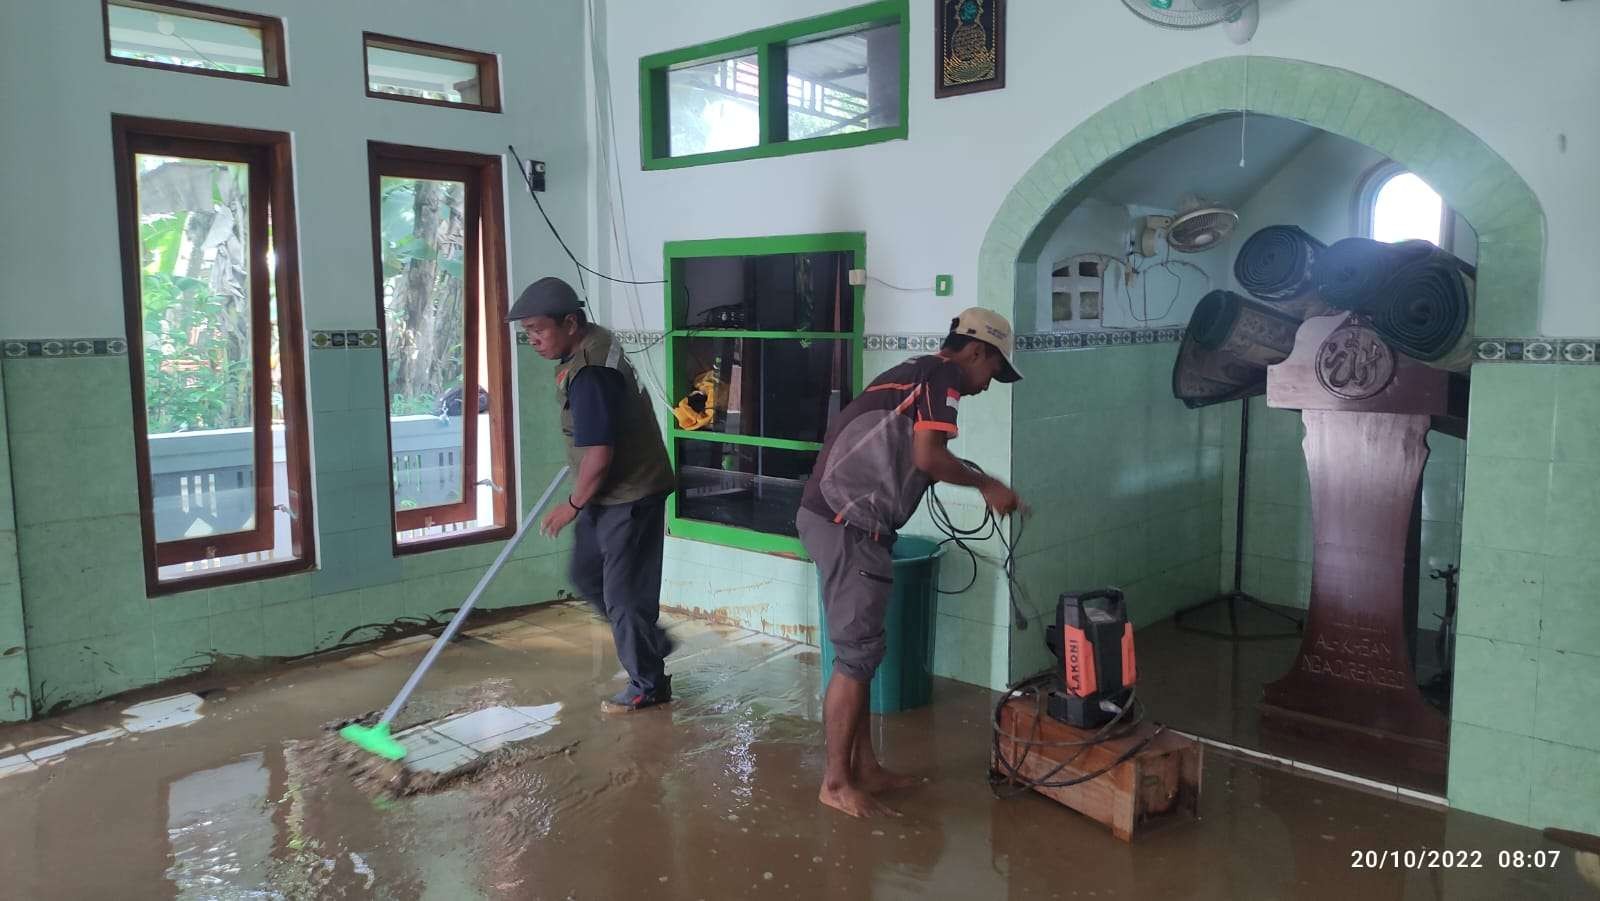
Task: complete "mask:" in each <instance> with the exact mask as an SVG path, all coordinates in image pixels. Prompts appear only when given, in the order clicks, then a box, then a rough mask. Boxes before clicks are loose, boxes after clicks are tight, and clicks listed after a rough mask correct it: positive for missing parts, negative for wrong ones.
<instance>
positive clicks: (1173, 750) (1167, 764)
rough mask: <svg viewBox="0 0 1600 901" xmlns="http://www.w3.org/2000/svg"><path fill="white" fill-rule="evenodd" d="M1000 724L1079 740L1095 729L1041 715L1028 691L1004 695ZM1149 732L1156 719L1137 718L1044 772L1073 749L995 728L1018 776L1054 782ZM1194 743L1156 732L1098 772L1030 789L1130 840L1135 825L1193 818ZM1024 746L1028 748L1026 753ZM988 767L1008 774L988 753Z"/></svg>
mask: <svg viewBox="0 0 1600 901" xmlns="http://www.w3.org/2000/svg"><path fill="white" fill-rule="evenodd" d="M1000 725H1001V730H1002V731H1003V732H1004V733H1009V734H1010V735H1013V736H1019V737H1022V738H1029V739H1033V740H1036V741H1044V742H1064V741H1082V740H1085V739H1088V738H1090V737H1092V736H1093V735H1094V731H1093V730H1084V729H1075V728H1073V727H1072V726H1069V725H1067V724H1066V723H1063V722H1060V721H1058V720H1055V719H1052V718H1051V717H1050V716H1049V715H1041V714H1040V712H1039V710H1038V704H1037V702H1036V701H1035V700H1034V699H1033V698H1031V697H1027V698H1012V699H1011V700H1009V701H1007V702H1006V705H1005V707H1004V708H1003V709H1002V710H1001V711H1000ZM1036 727H1037V732H1035V728H1036ZM1155 731H1156V726H1155V725H1153V724H1151V723H1148V722H1146V723H1143V724H1141V725H1140V726H1139V727H1138V728H1137V729H1136V730H1135V731H1134V732H1133V733H1132V734H1130V735H1128V736H1127V737H1125V738H1118V739H1114V740H1112V741H1107V742H1104V743H1102V744H1098V745H1094V746H1092V747H1090V748H1089V749H1088V750H1086V751H1084V752H1083V753H1082V755H1081V756H1079V757H1078V759H1077V760H1074V761H1073V762H1072V763H1070V764H1068V765H1066V766H1065V767H1062V769H1061V771H1060V772H1058V773H1056V774H1055V775H1053V776H1050V777H1049V778H1048V779H1046V778H1045V776H1046V774H1048V773H1049V772H1050V771H1051V770H1053V769H1055V767H1056V766H1057V765H1059V764H1060V763H1061V762H1062V761H1064V760H1067V759H1068V758H1070V757H1072V755H1073V754H1076V753H1078V750H1079V749H1078V748H1074V747H1039V746H1033V747H1031V748H1030V747H1029V746H1027V745H1026V744H1023V743H1021V742H1017V741H1015V740H1014V739H1010V738H1007V737H1006V736H1005V735H1001V737H1000V747H999V753H1000V754H1003V755H1004V756H1005V759H1006V760H1009V761H1011V763H1012V765H1013V766H1014V767H1015V769H1016V770H1017V772H1019V773H1021V774H1022V775H1023V776H1026V777H1028V778H1030V779H1038V780H1041V781H1050V782H1060V781H1065V780H1068V779H1072V778H1074V777H1076V776H1082V775H1085V774H1087V773H1092V772H1095V771H1096V770H1100V769H1102V768H1104V767H1106V766H1108V765H1110V764H1111V763H1112V762H1113V761H1115V760H1117V759H1118V758H1119V757H1121V756H1122V755H1123V754H1125V753H1127V752H1128V750H1129V749H1130V748H1132V747H1134V746H1135V745H1137V744H1138V743H1139V742H1141V741H1143V740H1144V739H1145V738H1146V737H1148V736H1149V735H1150V734H1151V733H1153V732H1155ZM1201 748H1202V746H1201V745H1200V743H1199V742H1196V741H1193V740H1191V739H1188V738H1185V737H1184V736H1181V735H1178V734H1176V733H1173V732H1168V731H1162V732H1161V733H1160V734H1159V735H1157V736H1156V737H1155V738H1154V739H1153V740H1152V741H1151V742H1150V743H1149V744H1148V745H1146V746H1145V747H1144V749H1143V750H1141V751H1139V752H1138V753H1137V754H1135V755H1134V756H1133V757H1131V758H1129V759H1128V760H1126V761H1123V762H1122V763H1120V764H1118V765H1117V766H1115V767H1113V768H1112V769H1111V770H1110V771H1109V772H1107V773H1106V774H1105V775H1103V776H1100V777H1098V778H1095V779H1091V780H1089V781H1087V782H1083V783H1079V784H1078V785H1073V786H1068V787H1065V788H1045V787H1040V788H1036V789H1035V791H1037V792H1039V793H1040V794H1042V795H1044V796H1046V797H1048V798H1053V799H1055V800H1057V801H1059V802H1061V803H1062V804H1065V805H1066V806H1068V807H1070V808H1072V809H1073V810H1076V811H1078V812H1079V813H1081V814H1083V815H1084V816H1087V817H1090V818H1092V819H1095V820H1098V821H1099V822H1101V823H1104V824H1105V825H1107V826H1109V827H1111V832H1112V834H1113V835H1115V836H1116V837H1117V838H1120V839H1122V840H1123V841H1125V842H1131V841H1133V836H1134V834H1135V833H1136V832H1144V831H1146V830H1148V829H1149V828H1151V827H1153V826H1156V825H1159V824H1162V823H1166V822H1171V821H1175V820H1189V819H1193V818H1194V817H1195V816H1196V815H1197V814H1198V811H1199V806H1200V764H1201V759H1202V751H1201ZM1024 751H1026V752H1027V753H1026V756H1025V757H1024V756H1023V752H1024ZM1018 761H1020V763H1018ZM990 766H991V768H992V770H993V771H994V772H995V773H996V774H998V775H1000V776H1002V777H1006V776H1008V774H1007V773H1006V771H1005V769H1004V768H1003V767H1002V766H1001V765H1000V762H999V760H998V759H997V760H992V761H991V762H990Z"/></svg>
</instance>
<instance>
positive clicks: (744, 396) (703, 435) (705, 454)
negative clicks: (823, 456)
mask: <svg viewBox="0 0 1600 901" xmlns="http://www.w3.org/2000/svg"><path fill="white" fill-rule="evenodd" d="M666 257H667V273H668V274H667V280H668V284H667V297H668V304H667V317H666V321H667V323H668V324H669V331H668V334H667V351H666V366H667V374H668V379H669V384H668V386H667V390H668V392H669V394H670V399H671V400H672V401H673V402H677V401H678V400H680V399H683V398H686V397H687V396H688V395H689V394H690V392H691V391H693V390H695V389H696V388H701V389H702V390H703V389H704V388H705V387H706V386H707V385H709V386H711V388H712V390H711V391H710V392H707V394H708V395H709V396H710V398H711V402H710V403H709V404H706V405H705V406H704V408H703V410H702V411H701V412H700V415H688V414H686V415H684V416H680V417H676V418H675V421H674V422H673V423H672V424H671V426H672V427H671V428H669V429H668V430H667V447H668V452H669V453H670V454H671V456H672V460H673V467H674V469H675V470H676V472H677V475H678V491H677V493H676V494H674V495H673V496H672V498H671V499H670V500H669V501H668V529H669V531H670V532H671V533H672V534H674V535H681V536H685V537H689V538H698V539H702V540H706V541H715V542H718V543H721V544H727V545H731V546H734V547H742V548H747V549H749V550H757V551H772V552H787V553H794V554H803V553H804V551H803V550H802V549H801V547H800V542H799V540H798V538H797V537H796V532H795V524H794V519H795V513H796V512H797V511H798V510H799V507H800V491H801V489H802V487H803V486H804V485H805V481H806V479H808V478H810V476H811V467H812V465H813V464H814V463H815V462H816V458H817V451H818V450H820V449H821V448H822V439H823V437H824V435H825V434H826V432H827V427H828V418H829V417H830V416H831V415H833V413H834V412H835V411H837V410H838V409H839V408H840V407H842V406H844V405H845V404H847V403H849V402H850V399H851V398H852V397H853V396H854V395H855V393H856V392H857V391H859V390H860V387H861V384H860V372H861V321H862V305H861V302H862V289H861V288H860V287H857V286H852V285H851V284H850V270H852V269H859V268H863V267H864V266H865V265H866V241H865V237H864V236H863V235H860V234H834V235H800V236H794V237H778V238H751V239H742V240H741V239H735V240H726V241H683V242H673V243H669V244H668V245H667V248H666ZM689 409H690V411H691V412H692V408H689Z"/></svg>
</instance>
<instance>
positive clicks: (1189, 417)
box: [1011, 343, 1223, 678]
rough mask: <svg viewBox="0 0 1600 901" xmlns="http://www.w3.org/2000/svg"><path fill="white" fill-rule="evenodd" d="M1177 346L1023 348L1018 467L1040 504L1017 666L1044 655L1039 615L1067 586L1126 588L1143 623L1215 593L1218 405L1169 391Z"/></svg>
mask: <svg viewBox="0 0 1600 901" xmlns="http://www.w3.org/2000/svg"><path fill="white" fill-rule="evenodd" d="M1177 348H1178V345H1177V344H1174V343H1164V344H1143V345H1132V346H1124V347H1096V348H1089V349H1084V350H1070V351H1043V352H1035V353H1026V354H1024V355H1023V357H1022V360H1021V362H1020V364H1019V365H1020V366H1021V367H1022V370H1023V372H1024V373H1026V378H1024V379H1023V380H1022V381H1021V382H1020V383H1018V387H1017V389H1016V395H1015V405H1014V409H1013V412H1014V415H1015V417H1016V425H1015V433H1014V434H1015V441H1014V445H1013V454H1014V459H1013V464H1012V466H1013V471H1014V472H1016V473H1017V485H1016V488H1017V491H1018V492H1019V493H1021V494H1022V496H1023V498H1024V500H1026V501H1027V503H1028V504H1029V505H1030V506H1032V507H1033V510H1034V515H1033V517H1032V519H1030V520H1029V521H1028V522H1027V525H1026V527H1025V529H1024V531H1023V536H1022V541H1021V544H1020V545H1019V547H1018V553H1019V554H1020V556H1019V558H1018V567H1017V568H1018V572H1019V574H1020V576H1021V582H1022V584H1023V587H1024V589H1025V591H1026V593H1027V595H1028V602H1029V603H1030V604H1031V605H1032V606H1033V608H1034V609H1033V610H1032V611H1029V613H1030V615H1031V616H1033V617H1035V620H1034V623H1035V624H1034V626H1033V627H1032V628H1030V629H1028V630H1027V631H1025V632H1022V631H1017V632H1013V633H1012V635H1011V675H1012V677H1013V678H1016V677H1019V676H1023V675H1028V674H1030V673H1034V672H1037V671H1038V670H1040V669H1043V668H1044V667H1046V666H1048V665H1049V663H1050V656H1049V654H1048V652H1047V651H1046V649H1045V646H1044V642H1043V631H1044V630H1043V624H1044V623H1047V622H1050V621H1053V619H1054V615H1055V601H1056V597H1057V596H1058V595H1059V594H1061V592H1063V591H1067V590H1081V589H1090V588H1099V587H1104V586H1107V585H1115V586H1117V587H1120V588H1121V589H1122V590H1123V591H1124V593H1125V594H1126V595H1127V598H1128V604H1129V615H1130V616H1131V618H1132V619H1133V621H1134V624H1135V626H1136V627H1138V626H1146V625H1149V624H1151V623H1154V622H1157V621H1159V620H1162V619H1165V618H1166V617H1168V616H1170V615H1171V614H1172V613H1173V612H1174V611H1176V610H1177V609H1179V608H1181V607H1183V606H1186V605H1188V604H1192V603H1197V602H1199V601H1202V600H1204V599H1206V598H1207V597H1210V596H1211V595H1213V594H1215V593H1216V591H1217V566H1218V558H1219V555H1220V553H1221V550H1222V546H1221V542H1220V539H1219V536H1218V530H1217V522H1218V518H1219V516H1220V515H1221V513H1220V509H1221V507H1222V497H1223V493H1222V459H1223V449H1222V444H1223V431H1222V419H1221V416H1220V415H1219V414H1220V412H1221V411H1219V410H1217V409H1216V408H1208V409H1203V410H1198V411H1197V410H1189V409H1187V408H1186V407H1184V406H1183V404H1181V403H1179V402H1178V401H1176V400H1174V399H1173V398H1172V389H1171V375H1172V361H1173V357H1174V355H1175V354H1176V353H1177Z"/></svg>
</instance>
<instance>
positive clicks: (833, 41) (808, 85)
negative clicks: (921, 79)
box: [788, 24, 900, 141]
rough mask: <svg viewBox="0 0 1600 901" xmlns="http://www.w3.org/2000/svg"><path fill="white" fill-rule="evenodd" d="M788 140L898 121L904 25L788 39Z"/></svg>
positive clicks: (891, 123) (877, 126)
mask: <svg viewBox="0 0 1600 901" xmlns="http://www.w3.org/2000/svg"><path fill="white" fill-rule="evenodd" d="M788 96H789V140H791V141H793V140H799V139H801V138H815V137H821V136H823V135H835V134H848V133H850V132H853V131H866V130H867V129H869V128H884V127H889V126H894V125H899V124H900V26H899V25H897V24H896V25H883V26H880V27H878V28H869V29H867V30H865V31H858V32H855V33H853V34H845V35H840V36H838V37H833V38H825V39H823V40H820V41H810V42H807V43H803V44H790V45H789V83H788Z"/></svg>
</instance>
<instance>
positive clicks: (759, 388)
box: [675, 337, 851, 443]
mask: <svg viewBox="0 0 1600 901" xmlns="http://www.w3.org/2000/svg"><path fill="white" fill-rule="evenodd" d="M675 359H676V360H677V365H678V367H679V373H678V374H679V380H678V382H677V384H678V385H680V386H684V388H683V391H682V392H680V396H681V393H687V390H688V389H689V388H692V387H693V386H695V385H697V384H699V383H702V382H704V381H707V380H712V381H714V382H715V383H716V386H717V387H716V390H715V395H716V403H715V406H714V413H713V415H712V418H711V420H710V421H709V422H708V423H706V424H705V425H704V426H702V427H701V428H700V429H695V430H694V431H713V432H721V433H723V434H726V435H751V436H756V437H765V438H782V439H786V440H790V441H815V442H817V443H821V442H822V439H823V436H824V435H825V434H826V432H827V429H828V417H829V416H831V415H832V414H834V413H836V412H838V410H839V408H840V407H841V406H843V405H844V404H847V403H849V402H850V383H851V379H850V364H851V345H850V342H849V341H824V340H805V339H785V338H766V339H756V338H711V337H706V338H691V339H686V340H685V339H680V340H679V341H678V344H677V347H676V353H675ZM698 421H699V420H696V422H698ZM680 426H682V423H681V422H680Z"/></svg>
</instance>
